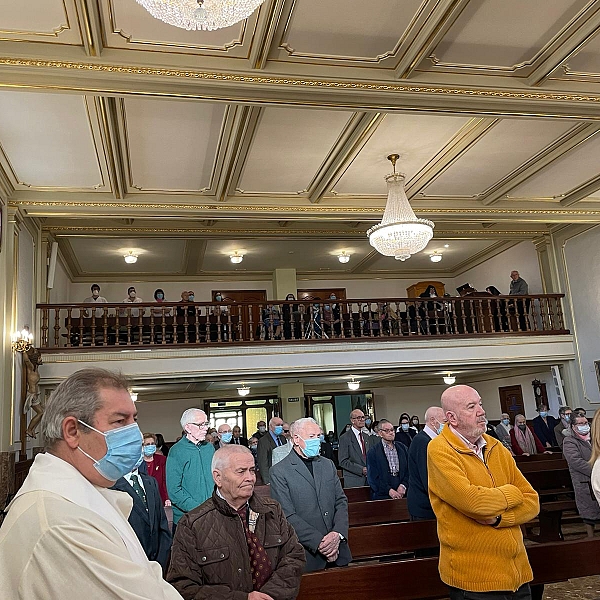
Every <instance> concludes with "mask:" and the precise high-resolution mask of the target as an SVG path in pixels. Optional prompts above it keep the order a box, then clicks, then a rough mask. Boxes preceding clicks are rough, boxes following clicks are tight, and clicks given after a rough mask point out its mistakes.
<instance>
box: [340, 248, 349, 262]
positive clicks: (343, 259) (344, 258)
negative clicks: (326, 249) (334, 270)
mask: <svg viewBox="0 0 600 600" xmlns="http://www.w3.org/2000/svg"><path fill="white" fill-rule="evenodd" d="M338 260H339V261H340V262H341V263H342V264H343V265H345V264H346V263H347V262H349V261H350V255H349V254H347V253H346V251H344V252H342V253H341V254H340V255H338Z"/></svg>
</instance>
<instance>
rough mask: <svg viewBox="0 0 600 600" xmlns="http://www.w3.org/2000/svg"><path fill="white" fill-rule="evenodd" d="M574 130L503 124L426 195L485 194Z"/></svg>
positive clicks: (556, 124)
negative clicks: (506, 176) (491, 187)
mask: <svg viewBox="0 0 600 600" xmlns="http://www.w3.org/2000/svg"><path fill="white" fill-rule="evenodd" d="M572 127H573V125H572V124H571V123H567V122H563V121H540V120H538V121H533V120H532V121H524V120H516V119H515V120H508V119H507V120H504V121H501V122H500V123H498V124H497V125H496V126H495V127H493V128H492V129H491V130H490V131H489V132H488V133H487V134H486V135H485V136H484V137H483V138H482V139H481V140H480V141H478V142H477V143H476V144H475V145H474V146H473V147H472V148H470V149H469V150H468V151H467V152H466V153H465V154H463V155H462V156H461V157H460V158H459V159H458V160H457V161H456V162H454V163H453V164H451V165H450V166H449V167H448V168H447V169H446V170H445V171H444V172H443V173H441V174H440V175H439V177H437V178H436V179H435V180H434V181H433V183H431V184H430V185H429V186H427V187H426V188H425V190H424V195H425V196H477V195H479V194H482V193H483V192H484V191H485V190H486V189H487V188H489V187H490V186H491V185H493V184H494V183H496V182H497V181H499V180H500V179H502V177H504V176H505V175H507V174H508V173H510V172H511V171H513V170H515V169H516V168H518V167H519V166H520V165H521V164H522V163H524V162H526V161H527V160H528V159H530V158H531V157H532V156H534V155H535V154H537V153H538V152H539V151H540V150H543V149H544V148H545V147H546V146H548V145H549V144H551V143H552V142H553V141H554V140H556V139H557V138H559V137H560V136H561V135H563V134H564V133H566V132H567V131H568V130H569V129H571V128H572Z"/></svg>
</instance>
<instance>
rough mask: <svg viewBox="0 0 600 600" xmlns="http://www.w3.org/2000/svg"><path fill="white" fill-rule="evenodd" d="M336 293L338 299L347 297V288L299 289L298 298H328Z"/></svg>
mask: <svg viewBox="0 0 600 600" xmlns="http://www.w3.org/2000/svg"><path fill="white" fill-rule="evenodd" d="M331 294H335V297H336V298H337V299H338V300H345V299H346V288H322V289H318V290H298V300H327V298H329V296H331Z"/></svg>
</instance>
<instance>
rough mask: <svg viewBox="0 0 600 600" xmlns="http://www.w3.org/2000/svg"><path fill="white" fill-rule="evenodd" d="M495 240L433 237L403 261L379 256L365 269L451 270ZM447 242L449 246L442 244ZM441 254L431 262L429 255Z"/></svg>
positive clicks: (404, 270)
mask: <svg viewBox="0 0 600 600" xmlns="http://www.w3.org/2000/svg"><path fill="white" fill-rule="evenodd" d="M496 243H497V240H442V239H436V238H434V239H433V240H431V242H429V244H428V245H427V247H426V248H425V249H424V250H422V251H421V252H419V253H418V254H414V255H413V256H411V257H410V258H409V259H408V260H406V261H405V262H401V261H399V260H396V259H395V258H394V257H392V256H379V258H378V259H377V260H375V261H374V262H373V263H372V264H371V265H370V267H369V269H368V270H367V273H373V274H374V275H375V274H377V273H402V272H410V271H413V272H414V271H419V272H420V273H426V272H427V271H431V272H432V273H434V272H437V273H439V272H440V271H453V270H454V269H456V267H457V266H458V265H460V264H461V263H463V262H465V261H468V260H470V259H472V258H474V257H475V256H476V255H478V254H480V253H481V252H484V251H486V250H488V249H489V248H491V247H492V246H493V245H494V244H496ZM445 244H448V245H449V248H445V247H444V245H445ZM436 250H437V252H438V253H439V254H441V255H442V257H443V258H442V260H441V262H439V263H432V262H431V259H430V258H429V256H430V255H431V254H433V252H434V251H436ZM449 293H451V294H454V290H449Z"/></svg>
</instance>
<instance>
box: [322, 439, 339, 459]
mask: <svg viewBox="0 0 600 600" xmlns="http://www.w3.org/2000/svg"><path fill="white" fill-rule="evenodd" d="M319 454H320V455H321V456H324V457H325V458H328V459H329V460H332V461H333V464H335V455H334V454H333V446H332V445H331V444H330V443H329V442H328V441H327V440H325V441H324V442H321V448H320V449H319Z"/></svg>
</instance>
